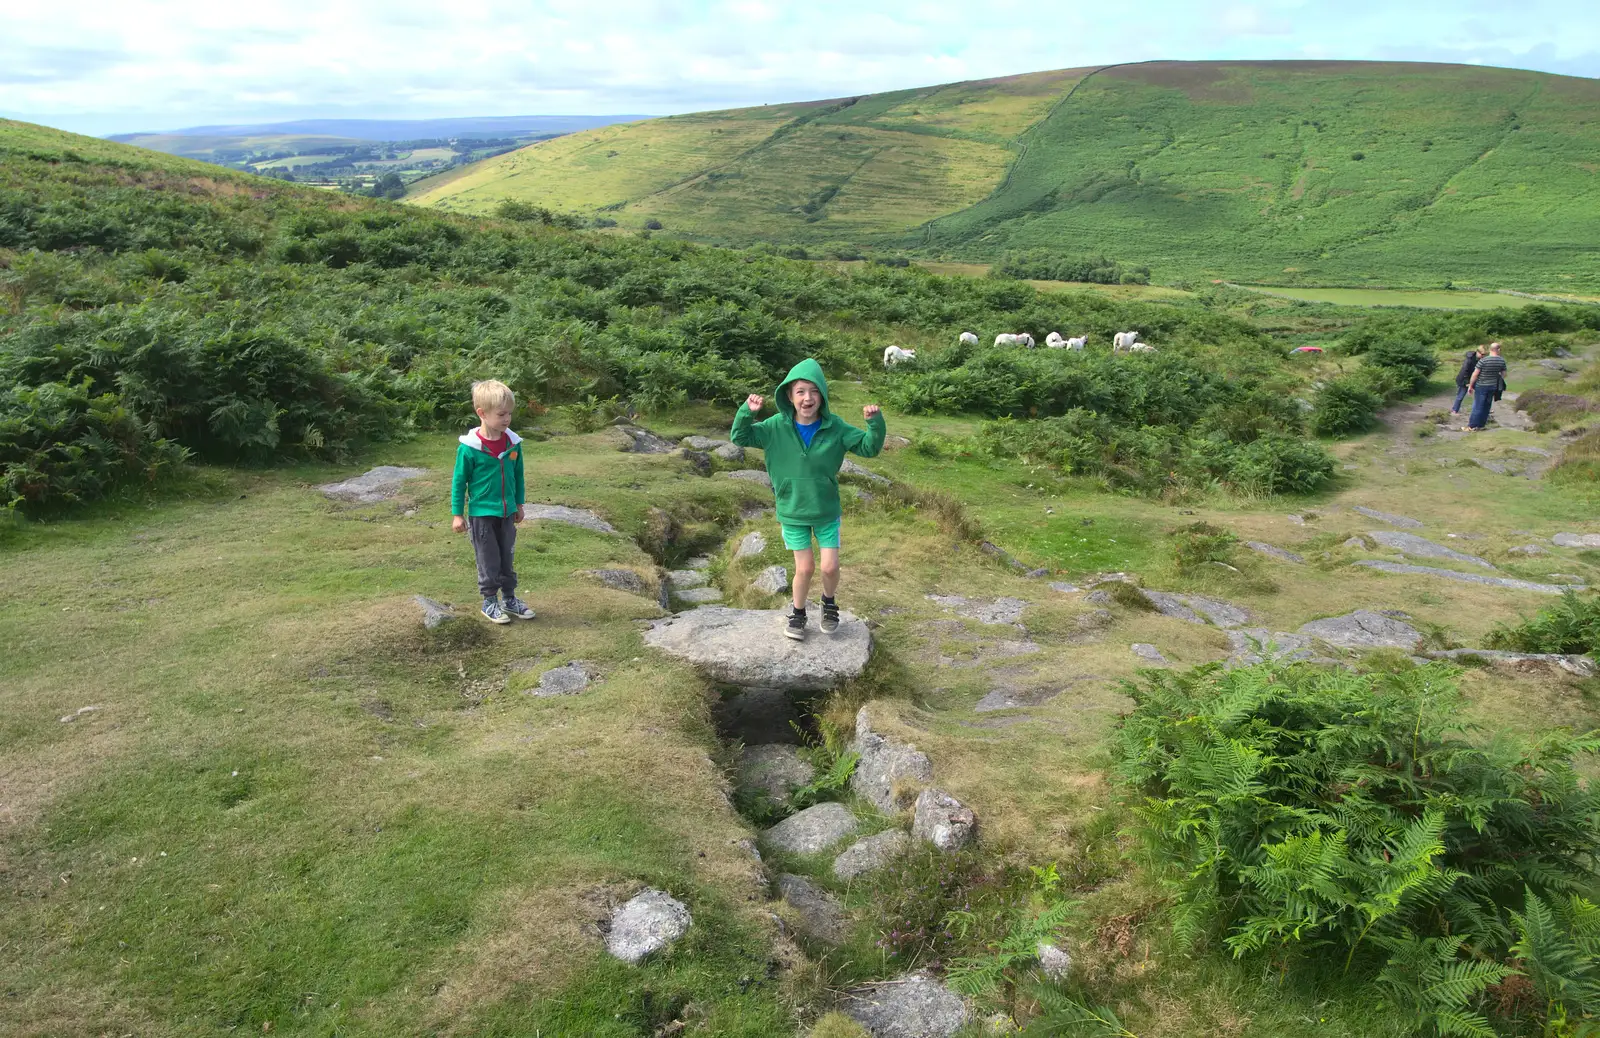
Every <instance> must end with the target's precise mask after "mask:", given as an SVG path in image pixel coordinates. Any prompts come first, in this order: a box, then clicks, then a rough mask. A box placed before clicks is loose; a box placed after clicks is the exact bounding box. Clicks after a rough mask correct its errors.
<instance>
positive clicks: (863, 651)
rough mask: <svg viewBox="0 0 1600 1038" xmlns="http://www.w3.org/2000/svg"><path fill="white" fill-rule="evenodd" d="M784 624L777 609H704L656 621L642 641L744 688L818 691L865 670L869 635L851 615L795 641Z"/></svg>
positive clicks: (843, 615)
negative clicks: (825, 630)
mask: <svg viewBox="0 0 1600 1038" xmlns="http://www.w3.org/2000/svg"><path fill="white" fill-rule="evenodd" d="M784 623H785V611H784V610H781V609H729V608H727V607H724V606H708V607H706V608H704V609H695V610H692V611H690V612H685V613H679V614H678V615H676V616H671V617H668V618H666V619H664V620H657V621H655V622H654V623H653V624H652V625H651V628H650V630H649V631H647V632H645V636H644V640H645V643H646V644H648V645H652V646H654V647H655V648H657V649H660V650H661V651H662V652H665V653H667V654H668V655H670V656H675V657H677V658H678V659H681V660H684V661H686V662H688V663H690V664H692V665H694V666H695V667H696V668H698V669H699V670H700V672H701V673H702V674H704V675H705V676H706V677H708V678H711V679H712V680H713V681H724V682H727V683H728V684H730V685H742V686H744V687H747V688H751V687H760V688H778V689H784V690H787V691H792V692H817V691H823V690H825V689H831V688H836V687H838V686H839V685H841V684H843V683H844V682H846V681H849V680H850V679H851V678H855V677H860V676H861V672H862V671H863V670H865V669H866V667H867V659H868V658H869V657H870V656H871V655H872V632H870V631H868V630H867V625H866V624H864V623H862V622H861V621H860V620H859V619H857V618H856V616H855V615H854V614H852V613H848V612H844V611H842V610H841V611H840V613H839V629H838V631H836V632H835V633H833V634H822V633H821V632H820V631H808V632H807V637H806V639H805V640H804V641H798V642H797V641H792V640H791V639H789V638H787V637H785V636H784V633H783V628H784Z"/></svg>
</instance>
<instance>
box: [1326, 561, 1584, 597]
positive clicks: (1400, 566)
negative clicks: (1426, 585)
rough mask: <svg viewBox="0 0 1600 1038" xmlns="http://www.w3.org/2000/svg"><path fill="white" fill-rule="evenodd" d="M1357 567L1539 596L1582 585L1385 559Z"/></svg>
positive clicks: (1364, 563)
mask: <svg viewBox="0 0 1600 1038" xmlns="http://www.w3.org/2000/svg"><path fill="white" fill-rule="evenodd" d="M1356 565H1357V566H1365V567H1366V568H1368V569H1375V570H1378V571H1379V572H1382V573H1414V574H1417V575H1419V576H1427V577H1440V578H1442V579H1444V580H1456V581H1460V582H1461V583H1463V584H1487V585H1489V586H1490V587H1504V588H1511V589H1512V590H1514V591H1535V592H1538V593H1539V594H1541V595H1559V594H1561V593H1562V592H1563V591H1582V590H1584V585H1582V584H1539V583H1535V582H1534V581H1531V580H1516V579H1514V578H1512V577H1488V576H1484V575H1483V574H1481V573H1461V572H1458V571H1456V570H1453V569H1436V568H1434V567H1432V566H1410V565H1407V564H1405V563H1402V562H1389V561H1387V560H1385V559H1358V560H1357V561H1356Z"/></svg>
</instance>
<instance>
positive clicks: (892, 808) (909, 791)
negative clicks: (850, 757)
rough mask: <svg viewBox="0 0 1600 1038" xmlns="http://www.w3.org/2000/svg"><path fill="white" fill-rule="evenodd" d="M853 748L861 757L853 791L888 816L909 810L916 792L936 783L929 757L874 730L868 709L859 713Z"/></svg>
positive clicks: (853, 778)
mask: <svg viewBox="0 0 1600 1038" xmlns="http://www.w3.org/2000/svg"><path fill="white" fill-rule="evenodd" d="M850 748H851V749H852V750H854V751H855V752H856V753H857V754H858V755H859V756H860V760H858V761H857V762H856V770H855V773H854V774H852V775H851V776H850V788H851V789H853V790H855V792H856V793H857V794H858V795H859V796H861V797H862V798H863V799H865V800H866V801H867V802H868V803H870V804H871V805H872V806H873V807H876V808H877V809H878V810H879V811H882V812H883V813H884V814H893V813H894V812H896V811H899V810H901V809H903V808H905V807H906V806H907V804H908V803H909V802H910V799H911V796H912V795H914V792H915V791H917V790H920V789H921V787H923V786H925V785H927V784H928V783H929V782H932V781H933V762H932V761H930V760H928V755H927V754H926V753H923V752H922V751H921V750H919V749H917V748H916V747H915V746H913V745H911V744H909V743H903V742H898V741H896V740H893V739H890V738H887V737H885V736H883V735H880V734H878V733H877V732H875V731H873V730H872V723H871V720H870V719H869V718H868V717H867V708H866V707H862V708H861V709H860V710H858V711H856V737H855V741H854V742H853V743H851V746H850Z"/></svg>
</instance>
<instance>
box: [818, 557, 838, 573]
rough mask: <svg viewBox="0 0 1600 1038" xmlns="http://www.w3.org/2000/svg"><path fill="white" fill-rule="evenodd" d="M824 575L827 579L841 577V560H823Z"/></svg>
mask: <svg viewBox="0 0 1600 1038" xmlns="http://www.w3.org/2000/svg"><path fill="white" fill-rule="evenodd" d="M822 575H823V576H825V577H836V576H838V575H839V560H838V559H823V560H822Z"/></svg>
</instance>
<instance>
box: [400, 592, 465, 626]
mask: <svg viewBox="0 0 1600 1038" xmlns="http://www.w3.org/2000/svg"><path fill="white" fill-rule="evenodd" d="M411 600H412V601H413V602H415V603H417V606H418V607H419V608H421V610H422V626H424V627H426V628H427V629H428V630H430V631H433V630H437V629H438V628H440V627H442V626H444V625H445V624H447V623H449V622H450V621H452V620H459V619H461V617H460V616H459V615H458V614H457V613H456V611H455V610H454V609H451V608H450V607H449V606H447V605H445V604H444V603H443V602H435V601H434V600H433V599H431V598H429V597H427V596H426V595H412V596H411Z"/></svg>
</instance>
